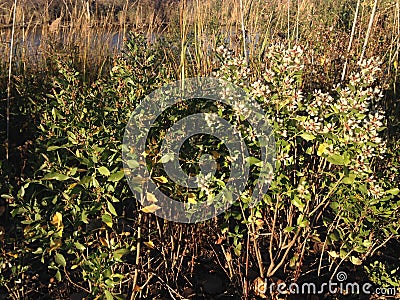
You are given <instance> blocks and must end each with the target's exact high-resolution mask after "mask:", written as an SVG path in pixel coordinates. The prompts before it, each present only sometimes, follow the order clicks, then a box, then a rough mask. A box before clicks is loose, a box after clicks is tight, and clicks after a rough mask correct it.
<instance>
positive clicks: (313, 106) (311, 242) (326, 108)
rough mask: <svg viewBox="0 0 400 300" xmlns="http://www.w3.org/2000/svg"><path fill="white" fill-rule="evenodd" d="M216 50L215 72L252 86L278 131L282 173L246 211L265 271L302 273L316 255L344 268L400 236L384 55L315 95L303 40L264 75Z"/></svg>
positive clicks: (280, 48) (275, 49) (272, 58)
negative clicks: (384, 104)
mask: <svg viewBox="0 0 400 300" xmlns="http://www.w3.org/2000/svg"><path fill="white" fill-rule="evenodd" d="M217 52H218V53H219V57H220V59H221V64H222V66H221V67H220V68H219V69H218V70H217V71H216V72H215V75H216V76H218V77H220V78H223V79H227V80H229V81H231V82H233V83H236V84H238V85H241V86H244V87H246V88H247V90H248V92H249V93H250V94H251V95H252V96H253V97H254V98H255V99H256V100H257V101H258V102H259V103H260V104H261V105H262V106H263V109H264V111H265V112H267V116H266V117H267V118H269V120H270V122H271V123H272V124H273V125H274V129H275V138H276V141H277V143H276V144H277V149H276V152H277V162H276V171H275V178H274V180H273V182H272V184H271V187H270V189H269V191H268V194H267V195H265V196H264V201H263V202H262V203H261V204H260V205H259V206H258V207H257V208H255V209H254V210H252V211H251V213H250V216H248V215H246V214H245V213H242V218H246V219H247V222H245V224H256V226H250V225H248V226H247V229H244V231H245V230H249V231H251V233H252V234H253V236H254V237H255V238H254V239H253V244H254V256H255V258H256V260H257V261H258V266H259V268H260V274H261V277H264V276H267V277H270V276H272V275H273V274H275V273H276V272H278V271H280V270H282V268H283V267H285V269H287V267H289V268H291V269H292V270H294V271H295V272H294V273H293V274H294V275H293V276H294V277H296V276H298V275H299V272H300V269H301V266H302V264H303V262H304V259H305V257H306V255H309V254H314V255H316V254H318V257H320V259H321V262H322V261H325V262H326V258H329V260H331V261H333V262H336V263H337V264H336V266H337V268H336V270H337V269H338V267H339V266H340V265H341V264H342V263H343V262H344V261H351V262H352V263H353V264H355V265H360V264H362V263H363V261H364V260H365V259H366V258H367V257H368V256H370V255H371V254H373V253H374V252H375V251H376V249H377V248H379V247H381V245H382V244H384V243H386V242H387V241H388V240H389V239H391V238H393V237H394V236H398V232H399V229H400V223H399V221H398V220H399V210H398V207H399V206H400V202H399V200H398V198H396V195H397V194H398V193H399V189H398V187H397V186H396V183H395V182H394V181H393V180H391V178H393V176H395V174H396V173H397V169H396V168H390V170H389V168H385V166H383V169H382V164H381V163H380V162H381V161H382V160H383V159H386V156H387V152H388V151H387V150H388V149H387V148H388V146H387V144H386V142H385V128H386V127H385V125H386V122H387V120H386V117H385V113H384V112H383V111H382V109H380V106H379V104H380V100H381V98H382V90H381V88H380V87H379V85H378V84H377V82H376V79H377V77H378V76H379V72H380V65H381V62H380V60H379V59H375V58H371V59H368V60H365V61H363V62H361V63H359V64H358V67H359V70H358V71H357V72H353V73H352V74H350V76H349V78H348V83H347V84H338V85H336V86H335V88H334V89H333V90H332V91H330V92H322V91H321V90H316V91H311V92H310V91H303V90H302V73H303V71H304V68H305V66H304V64H303V61H304V55H305V54H304V53H303V50H302V49H301V48H300V47H299V46H294V47H292V48H289V49H288V48H287V47H286V46H285V45H283V44H277V45H273V46H271V47H270V48H269V49H268V51H267V53H266V55H265V61H264V65H263V70H262V72H261V74H256V73H255V72H254V73H253V72H251V70H250V69H249V68H248V67H247V65H246V62H245V60H244V59H242V58H238V57H235V55H234V53H232V52H231V51H229V50H227V49H225V48H223V47H220V48H218V50H217ZM240 205H244V206H246V203H245V202H244V203H240ZM231 215H232V213H228V214H227V218H229V217H230V216H231ZM237 215H238V214H237V213H236V217H238V216H237ZM225 230H228V229H225ZM228 231H229V230H228ZM237 232H238V230H236V235H235V233H230V234H228V235H229V236H235V237H237V236H238V234H237ZM242 235H243V233H242ZM237 244H238V242H237ZM239 248H240V247H239ZM235 249H236V248H235ZM236 253H237V254H239V253H240V251H236ZM263 266H267V267H266V270H263V269H264V267H263ZM296 278H297V277H296Z"/></svg>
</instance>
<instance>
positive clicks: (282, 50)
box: [252, 44, 304, 113]
mask: <svg viewBox="0 0 400 300" xmlns="http://www.w3.org/2000/svg"><path fill="white" fill-rule="evenodd" d="M266 57H267V62H266V66H265V70H264V72H263V73H262V76H261V77H262V80H258V81H256V82H254V83H253V85H252V87H253V91H252V95H253V96H254V97H256V98H257V97H258V98H259V97H264V98H265V99H264V102H265V103H266V104H267V105H273V106H275V107H277V110H278V111H277V113H278V112H279V111H280V110H281V109H283V110H285V111H286V113H292V112H294V111H295V110H296V109H297V108H298V106H299V104H300V103H301V102H302V101H303V98H304V97H303V93H302V91H301V90H300V89H299V87H298V81H297V76H301V72H302V71H303V69H304V64H303V50H302V49H301V48H300V47H299V46H297V45H296V46H294V47H293V48H291V49H287V48H286V46H285V45H284V44H275V45H272V46H270V47H269V48H268V51H267V54H266Z"/></svg>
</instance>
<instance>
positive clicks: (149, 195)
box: [146, 192, 158, 203]
mask: <svg viewBox="0 0 400 300" xmlns="http://www.w3.org/2000/svg"><path fill="white" fill-rule="evenodd" d="M146 198H147V201H149V202H151V203H156V202H158V200H157V198H156V196H155V195H154V194H152V193H149V192H147V193H146Z"/></svg>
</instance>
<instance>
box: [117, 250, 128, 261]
mask: <svg viewBox="0 0 400 300" xmlns="http://www.w3.org/2000/svg"><path fill="white" fill-rule="evenodd" d="M128 253H129V250H128V249H118V250H116V251H114V253H113V256H114V258H115V259H116V260H120V259H121V258H122V257H123V256H124V255H126V254H128Z"/></svg>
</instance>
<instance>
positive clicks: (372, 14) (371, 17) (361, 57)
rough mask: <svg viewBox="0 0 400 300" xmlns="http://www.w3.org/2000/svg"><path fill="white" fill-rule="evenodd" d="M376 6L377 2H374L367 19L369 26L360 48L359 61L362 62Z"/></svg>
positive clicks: (376, 0)
mask: <svg viewBox="0 0 400 300" xmlns="http://www.w3.org/2000/svg"><path fill="white" fill-rule="evenodd" d="M377 6H378V0H375V1H374V7H373V8H372V12H371V16H370V19H369V24H368V29H367V33H366V35H365V40H364V45H363V47H362V52H361V56H360V61H362V60H363V59H364V54H365V50H366V49H367V45H368V40H369V36H370V34H371V28H372V25H373V23H374V19H375V14H376V8H377Z"/></svg>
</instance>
